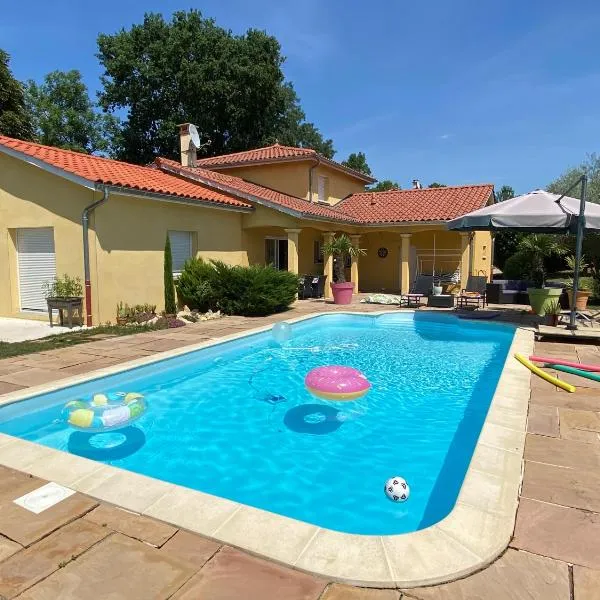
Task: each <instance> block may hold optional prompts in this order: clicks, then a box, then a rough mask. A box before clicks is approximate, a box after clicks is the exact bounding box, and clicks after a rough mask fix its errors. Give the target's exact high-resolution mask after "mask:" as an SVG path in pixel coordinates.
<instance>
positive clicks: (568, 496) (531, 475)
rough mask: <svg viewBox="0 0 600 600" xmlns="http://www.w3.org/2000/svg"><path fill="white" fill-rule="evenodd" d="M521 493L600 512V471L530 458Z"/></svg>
mask: <svg viewBox="0 0 600 600" xmlns="http://www.w3.org/2000/svg"><path fill="white" fill-rule="evenodd" d="M521 496H522V497H525V498H532V499H534V500H542V501H543V502H550V503H552V504H560V505H561V506H571V507H573V508H581V509H584V510H591V511H595V512H598V513H600V473H598V471H596V470H593V471H591V470H586V469H573V468H567V467H556V466H554V465H546V464H543V463H536V462H529V461H528V462H526V463H525V476H524V478H523V488H522V491H521Z"/></svg>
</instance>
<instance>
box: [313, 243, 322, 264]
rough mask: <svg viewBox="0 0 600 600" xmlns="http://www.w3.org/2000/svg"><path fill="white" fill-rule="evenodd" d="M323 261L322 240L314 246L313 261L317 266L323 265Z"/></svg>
mask: <svg viewBox="0 0 600 600" xmlns="http://www.w3.org/2000/svg"><path fill="white" fill-rule="evenodd" d="M323 260H324V257H323V242H322V241H321V240H315V243H314V246H313V261H314V263H315V265H322V264H323Z"/></svg>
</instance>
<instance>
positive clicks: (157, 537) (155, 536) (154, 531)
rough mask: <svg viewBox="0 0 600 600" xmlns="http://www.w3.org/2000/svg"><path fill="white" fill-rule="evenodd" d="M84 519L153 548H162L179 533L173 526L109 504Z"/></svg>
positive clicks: (98, 508)
mask: <svg viewBox="0 0 600 600" xmlns="http://www.w3.org/2000/svg"><path fill="white" fill-rule="evenodd" d="M84 519H85V520H87V521H91V522H92V523H96V525H100V526H106V527H108V528H109V529H113V530H115V531H119V532H121V533H124V534H125V535H127V536H129V537H132V538H135V539H138V540H141V541H142V542H146V543H147V544H150V545H151V546H162V545H163V544H164V543H165V542H166V541H167V540H168V539H169V538H171V537H173V535H175V533H176V532H177V529H176V528H175V527H172V526H171V525H167V524H166V523H161V522H160V521H156V520H155V519H149V518H148V517H144V516H142V515H138V514H135V513H132V512H129V511H126V510H123V509H121V508H117V507H115V506H109V505H107V504H101V505H100V506H98V507H97V508H95V509H94V510H93V511H91V512H89V513H88V514H87V515H85V517H84Z"/></svg>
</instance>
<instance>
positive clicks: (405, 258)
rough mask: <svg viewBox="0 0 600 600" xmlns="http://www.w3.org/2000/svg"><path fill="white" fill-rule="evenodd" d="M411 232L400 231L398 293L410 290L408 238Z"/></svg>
mask: <svg viewBox="0 0 600 600" xmlns="http://www.w3.org/2000/svg"><path fill="white" fill-rule="evenodd" d="M411 236H412V234H411V233H401V234H400V237H401V238H402V249H401V253H400V293H401V294H408V292H410V238H411Z"/></svg>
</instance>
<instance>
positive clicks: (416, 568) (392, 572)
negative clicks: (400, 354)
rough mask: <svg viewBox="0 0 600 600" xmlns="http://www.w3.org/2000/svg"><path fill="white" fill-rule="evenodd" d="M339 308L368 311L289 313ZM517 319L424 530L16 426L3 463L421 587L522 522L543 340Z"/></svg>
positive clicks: (488, 558)
mask: <svg viewBox="0 0 600 600" xmlns="http://www.w3.org/2000/svg"><path fill="white" fill-rule="evenodd" d="M403 312H404V311H403ZM406 312H408V311H406ZM411 312H414V311H411ZM389 313H392V314H398V311H397V310H382V311H376V312H370V313H368V316H377V315H382V314H389ZM331 314H336V315H340V314H352V315H365V314H366V313H364V312H358V311H352V310H348V311H336V312H335V313H330V312H320V313H311V314H310V315H304V316H301V317H297V318H293V319H286V321H287V322H288V323H295V322H300V321H306V320H309V319H313V318H317V317H320V316H322V315H331ZM440 317H441V315H440ZM448 317H452V318H456V316H455V315H448ZM443 318H447V317H443ZM513 326H514V325H513ZM514 327H515V332H514V337H513V340H512V344H511V347H510V349H509V351H508V354H507V358H506V361H505V364H504V367H503V370H502V373H501V375H500V378H499V380H498V384H497V387H496V392H495V394H494V396H493V398H492V402H491V404H490V408H489V410H488V414H487V416H486V420H485V422H484V424H483V426H482V429H481V433H480V436H479V439H478V441H477V445H476V447H475V450H474V452H473V456H472V458H471V462H470V465H469V468H468V470H467V473H466V475H465V479H464V481H463V484H462V487H461V490H460V493H459V495H458V499H457V501H456V504H455V506H454V508H453V510H452V511H451V512H450V513H449V514H448V516H446V517H445V518H444V519H442V520H441V521H439V522H437V523H436V524H434V525H432V526H430V527H427V528H426V529H421V530H419V531H415V532H411V533H404V534H399V535H389V536H381V535H358V534H349V533H341V532H338V531H333V530H330V529H325V528H322V527H318V526H316V525H312V524H310V523H306V522H303V521H298V520H295V519H292V518H289V517H284V516H282V515H278V514H276V513H271V512H268V511H264V510H261V509H257V508H254V507H251V506H248V505H245V504H241V503H238V502H234V501H231V500H227V499H225V498H221V497H218V496H212V495H210V494H206V493H203V492H200V491H196V490H192V489H190V488H186V487H182V486H178V485H175V484H172V483H167V482H165V481H162V480H159V479H155V478H152V477H147V476H144V475H139V474H137V473H134V472H132V471H127V470H124V469H120V468H118V467H113V466H108V465H104V464H102V463H98V462H96V461H92V460H89V459H85V458H82V457H79V456H75V455H72V454H69V453H67V452H63V451H60V450H55V449H53V448H48V447H46V446H42V445H39V444H37V443H35V442H28V441H25V440H21V439H20V438H16V437H13V436H10V435H6V434H0V464H2V465H4V466H7V467H10V468H14V469H18V470H20V471H24V472H26V473H29V474H31V475H35V476H38V477H41V478H44V479H47V480H51V481H55V482H57V483H59V484H61V485H64V486H66V487H69V488H71V489H74V490H76V491H78V492H81V493H84V494H87V495H89V496H92V497H94V498H97V499H99V500H101V501H104V502H108V503H110V504H114V505H116V506H119V507H121V508H124V509H126V510H129V511H132V512H135V513H139V514H143V515H146V516H148V517H153V518H156V519H159V520H161V521H165V522H167V523H171V524H173V525H175V526H177V527H181V528H183V529H188V530H190V531H193V532H194V533H198V534H201V535H204V536H206V537H208V538H212V539H215V540H217V541H219V542H222V543H226V544H229V545H231V546H235V547H238V548H240V549H242V550H245V551H247V552H250V553H252V554H255V555H258V556H261V557H264V558H267V559H270V560H273V561H275V562H278V563H280V564H284V565H286V566H290V567H292V568H295V569H298V570H301V571H305V572H308V573H312V574H314V575H318V576H321V577H324V578H327V579H330V580H335V581H339V582H343V583H348V584H352V585H358V586H365V587H378V588H396V587H400V588H411V587H417V586H424V585H433V584H438V583H443V582H447V581H451V580H454V579H459V578H462V577H465V576H467V575H469V574H471V573H473V572H475V571H478V570H480V569H482V568H483V567H485V566H487V565H488V564H490V563H491V562H493V561H494V560H495V559H496V558H497V557H498V556H499V555H500V554H501V553H502V552H504V550H505V549H506V547H507V546H508V543H509V541H510V539H511V537H512V533H513V529H514V524H515V518H516V511H517V505H518V498H519V491H520V487H521V480H522V473H523V451H524V445H525V432H526V425H527V411H528V405H529V395H530V373H529V371H528V370H526V369H523V368H522V366H520V365H519V364H518V363H517V362H516V361H513V360H512V356H513V355H514V353H515V352H520V353H523V354H525V355H527V356H528V355H530V354H532V353H533V345H534V330H533V329H532V328H528V327H519V326H514ZM271 328H272V324H269V325H266V326H262V327H257V328H254V329H250V330H246V331H243V332H239V333H235V334H231V335H228V336H223V337H221V338H218V339H216V340H209V341H205V342H201V343H199V344H193V345H189V346H183V347H181V348H177V349H174V350H170V351H167V352H161V353H158V354H155V355H152V356H149V357H144V358H140V359H136V360H133V361H129V362H127V363H122V364H120V365H117V366H111V367H107V368H104V369H99V370H97V371H94V372H93V374H92V376H91V377H90V374H86V375H77V376H75V377H70V378H65V379H61V380H58V381H55V382H52V383H49V384H43V385H40V386H36V387H32V388H29V389H27V390H19V391H17V392H12V393H9V394H6V395H4V396H3V397H2V398H0V406H1V405H5V404H9V403H13V402H18V401H22V400H26V399H28V398H30V397H32V396H36V395H39V394H43V393H47V392H50V391H55V390H57V389H61V388H64V387H69V386H72V385H76V384H79V383H83V382H87V381H90V380H94V379H97V378H101V377H105V376H107V375H114V374H116V373H120V372H123V371H127V370H130V369H133V368H136V367H140V366H144V365H148V364H152V363H155V362H160V361H163V360H165V359H167V358H172V357H176V356H180V355H184V354H188V353H190V352H194V351H196V350H200V349H202V348H207V347H214V346H218V345H220V344H224V343H226V342H229V341H232V340H236V339H239V338H243V337H247V336H249V335H253V334H258V333H261V332H263V331H268V330H269V329H271Z"/></svg>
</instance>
